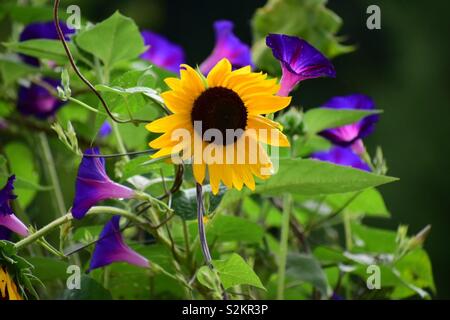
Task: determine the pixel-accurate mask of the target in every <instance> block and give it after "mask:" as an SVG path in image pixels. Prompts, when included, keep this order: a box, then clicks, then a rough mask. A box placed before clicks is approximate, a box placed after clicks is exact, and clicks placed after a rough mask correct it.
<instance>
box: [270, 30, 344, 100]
mask: <svg viewBox="0 0 450 320" xmlns="http://www.w3.org/2000/svg"><path fill="white" fill-rule="evenodd" d="M266 44H267V46H268V47H269V48H271V49H272V53H273V55H274V57H275V58H276V59H277V60H279V61H280V63H281V70H282V72H283V74H282V77H281V81H280V84H281V88H280V91H279V92H278V95H280V96H288V95H289V93H290V92H291V91H292V90H293V89H294V87H295V86H296V85H297V84H298V83H299V82H300V81H303V80H306V79H313V78H319V77H331V78H334V77H336V71H335V70H334V67H333V65H332V64H331V62H330V61H329V60H328V59H327V58H326V57H325V56H324V55H323V54H322V53H321V52H320V51H319V50H317V49H316V48H314V47H313V46H312V45H310V44H309V43H308V42H306V41H305V40H303V39H300V38H297V37H293V36H288V35H285V34H269V35H268V36H267V38H266Z"/></svg>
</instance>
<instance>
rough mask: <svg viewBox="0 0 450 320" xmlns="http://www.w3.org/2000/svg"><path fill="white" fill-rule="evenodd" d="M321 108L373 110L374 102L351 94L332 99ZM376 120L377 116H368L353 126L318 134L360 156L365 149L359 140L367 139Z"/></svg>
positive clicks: (368, 98)
mask: <svg viewBox="0 0 450 320" xmlns="http://www.w3.org/2000/svg"><path fill="white" fill-rule="evenodd" d="M322 107H324V108H334V109H358V110H373V109H375V102H374V101H373V100H372V99H371V98H370V97H368V96H366V95H363V94H351V95H347V96H341V97H333V98H331V99H330V100H328V101H327V102H326V103H324V105H323V106H322ZM378 119H379V116H378V115H376V114H375V115H370V116H367V117H364V118H363V119H361V120H360V121H358V122H355V123H353V124H348V125H345V126H341V127H338V128H333V129H327V130H324V131H322V132H320V135H321V136H323V137H325V138H327V139H328V140H330V141H332V142H333V143H334V144H337V145H340V146H342V147H347V146H351V147H352V149H353V151H355V152H356V153H357V154H362V153H364V151H365V148H364V145H363V143H362V140H361V139H362V138H365V137H367V136H368V135H370V134H371V133H372V132H373V130H374V128H375V123H376V122H377V121H378Z"/></svg>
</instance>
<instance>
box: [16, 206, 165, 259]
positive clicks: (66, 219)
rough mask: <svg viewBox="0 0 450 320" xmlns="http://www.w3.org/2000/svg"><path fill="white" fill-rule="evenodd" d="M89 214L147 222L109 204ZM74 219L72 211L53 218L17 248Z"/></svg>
mask: <svg viewBox="0 0 450 320" xmlns="http://www.w3.org/2000/svg"><path fill="white" fill-rule="evenodd" d="M87 214H88V215H96V214H110V215H120V216H122V217H124V218H127V219H129V220H130V221H133V222H134V223H137V224H143V225H145V224H147V221H146V220H145V219H144V218H142V217H139V216H137V215H135V214H133V213H131V212H129V211H127V210H123V209H119V208H115V207H107V206H97V207H92V208H91V209H90V210H89V211H88V213H87ZM72 220H73V217H72V214H71V213H70V212H69V213H66V214H65V215H63V216H62V217H59V218H57V219H55V220H53V221H52V222H50V223H49V224H47V225H46V226H44V227H42V228H41V229H39V230H37V231H36V232H34V233H32V234H30V235H29V236H27V237H26V238H23V239H22V240H20V241H19V242H17V243H16V244H15V247H16V249H17V250H20V249H22V248H23V247H25V246H27V245H29V244H32V243H34V242H35V241H37V240H38V239H40V238H41V237H43V236H45V235H46V234H48V233H49V232H51V231H53V230H54V229H56V228H58V227H60V226H62V225H63V224H66V223H68V222H70V221H72ZM149 229H150V228H149ZM166 245H167V243H166ZM168 245H170V244H168Z"/></svg>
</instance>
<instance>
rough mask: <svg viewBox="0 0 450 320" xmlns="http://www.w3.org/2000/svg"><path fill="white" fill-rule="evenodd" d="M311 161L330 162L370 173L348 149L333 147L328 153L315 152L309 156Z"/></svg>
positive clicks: (364, 164) (366, 165)
mask: <svg viewBox="0 0 450 320" xmlns="http://www.w3.org/2000/svg"><path fill="white" fill-rule="evenodd" d="M311 158H312V159H316V160H321V161H326V162H331V163H334V164H338V165H341V166H347V167H352V168H356V169H360V170H365V171H371V170H370V167H369V165H368V164H367V163H365V162H364V161H363V160H362V159H361V158H360V157H359V156H358V155H357V154H355V153H354V152H353V151H352V150H351V149H350V148H343V147H339V146H334V147H332V148H331V149H330V150H328V151H320V152H315V153H313V154H312V155H311Z"/></svg>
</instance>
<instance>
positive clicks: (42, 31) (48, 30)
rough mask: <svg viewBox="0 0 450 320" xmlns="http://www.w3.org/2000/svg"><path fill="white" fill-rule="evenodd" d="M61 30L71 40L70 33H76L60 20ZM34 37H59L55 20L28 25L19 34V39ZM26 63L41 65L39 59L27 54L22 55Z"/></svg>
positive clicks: (54, 38) (51, 38)
mask: <svg viewBox="0 0 450 320" xmlns="http://www.w3.org/2000/svg"><path fill="white" fill-rule="evenodd" d="M59 25H60V27H61V30H62V32H63V34H64V36H65V38H66V40H69V35H70V34H72V33H74V32H75V30H72V29H69V28H68V27H67V25H66V24H65V23H62V22H60V24H59ZM32 39H50V40H56V39H58V34H57V32H56V27H55V24H54V22H53V21H49V22H37V23H31V24H29V25H27V26H26V27H25V28H24V29H23V30H22V32H21V34H20V36H19V41H26V40H32ZM21 56H22V58H23V61H24V62H25V63H28V64H31V65H33V66H38V65H39V60H38V59H37V58H34V57H30V56H27V55H21Z"/></svg>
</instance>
